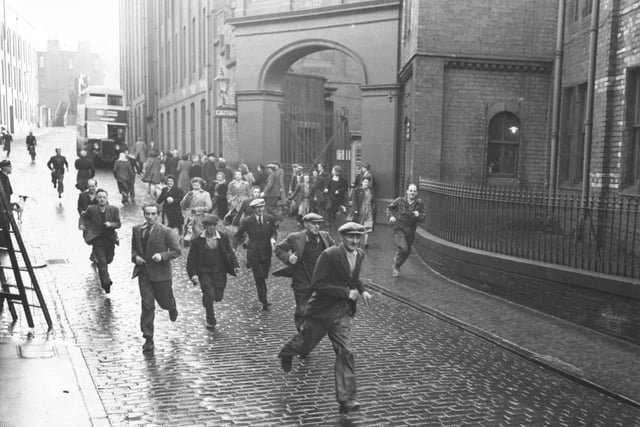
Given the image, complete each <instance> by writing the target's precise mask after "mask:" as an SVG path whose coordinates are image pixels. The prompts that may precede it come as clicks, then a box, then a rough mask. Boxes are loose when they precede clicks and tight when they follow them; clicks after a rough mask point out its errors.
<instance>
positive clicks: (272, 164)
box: [267, 163, 278, 169]
mask: <svg viewBox="0 0 640 427" xmlns="http://www.w3.org/2000/svg"><path fill="white" fill-rule="evenodd" d="M267 167H268V168H270V169H276V168H277V167H278V166H276V165H275V163H269V164H268V165H267Z"/></svg>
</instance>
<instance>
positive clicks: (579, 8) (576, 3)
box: [571, 0, 593, 22]
mask: <svg viewBox="0 0 640 427" xmlns="http://www.w3.org/2000/svg"><path fill="white" fill-rule="evenodd" d="M571 6H572V7H573V10H572V16H573V22H576V21H579V20H581V19H582V18H584V17H585V16H588V15H591V9H592V8H593V0H573V2H572V5H571Z"/></svg>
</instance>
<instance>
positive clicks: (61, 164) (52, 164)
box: [47, 148, 69, 199]
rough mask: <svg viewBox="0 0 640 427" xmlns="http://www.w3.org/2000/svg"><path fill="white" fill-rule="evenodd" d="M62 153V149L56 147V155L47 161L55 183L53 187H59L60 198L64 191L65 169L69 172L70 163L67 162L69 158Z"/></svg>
mask: <svg viewBox="0 0 640 427" xmlns="http://www.w3.org/2000/svg"><path fill="white" fill-rule="evenodd" d="M61 153H62V149H60V148H56V155H55V156H51V158H50V159H49V161H48V162H47V167H48V168H49V170H50V171H51V182H52V183H53V188H57V189H58V198H59V199H60V198H62V193H63V192H64V184H63V182H62V180H63V179H64V172H65V169H66V170H67V172H69V163H67V159H66V158H65V157H64V156H63V155H62V154H61Z"/></svg>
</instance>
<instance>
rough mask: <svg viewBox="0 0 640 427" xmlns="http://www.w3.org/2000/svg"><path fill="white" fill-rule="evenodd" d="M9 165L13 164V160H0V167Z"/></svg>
mask: <svg viewBox="0 0 640 427" xmlns="http://www.w3.org/2000/svg"><path fill="white" fill-rule="evenodd" d="M7 166H11V161H9V160H2V161H1V162H0V168H4V167H7Z"/></svg>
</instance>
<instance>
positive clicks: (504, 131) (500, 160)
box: [487, 112, 520, 177]
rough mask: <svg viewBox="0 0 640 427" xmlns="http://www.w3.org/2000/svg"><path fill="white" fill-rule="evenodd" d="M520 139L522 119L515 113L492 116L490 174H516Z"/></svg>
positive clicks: (488, 147)
mask: <svg viewBox="0 0 640 427" xmlns="http://www.w3.org/2000/svg"><path fill="white" fill-rule="evenodd" d="M519 140H520V121H519V120H518V118H517V117H516V116H515V115H514V114H512V113H509V112H502V113H498V114H496V115H495V116H493V117H492V118H491V121H489V143H488V146H487V170H488V171H489V176H505V177H514V176H516V174H517V172H518V144H519Z"/></svg>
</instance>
